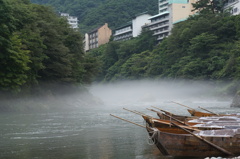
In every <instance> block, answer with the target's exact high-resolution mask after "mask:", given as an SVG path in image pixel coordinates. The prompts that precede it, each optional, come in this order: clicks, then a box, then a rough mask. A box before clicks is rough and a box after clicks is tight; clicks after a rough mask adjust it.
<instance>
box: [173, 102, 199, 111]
mask: <svg viewBox="0 0 240 159" xmlns="http://www.w3.org/2000/svg"><path fill="white" fill-rule="evenodd" d="M172 102H173V103H176V104H178V105H181V106H183V107H186V108H189V109H192V110H195V109H193V108H191V107H189V106H186V105H183V104H180V103H177V102H174V101H172Z"/></svg>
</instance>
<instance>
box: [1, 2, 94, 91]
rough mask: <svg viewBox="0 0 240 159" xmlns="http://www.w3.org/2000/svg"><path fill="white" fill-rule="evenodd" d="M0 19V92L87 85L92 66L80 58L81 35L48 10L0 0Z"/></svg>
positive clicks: (89, 60)
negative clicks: (52, 85) (51, 85)
mask: <svg viewBox="0 0 240 159" xmlns="http://www.w3.org/2000/svg"><path fill="white" fill-rule="evenodd" d="M0 19H1V21H0V61H1V68H0V91H16V90H18V91H20V89H21V88H29V89H31V88H32V86H36V85H38V84H39V83H41V82H54V83H61V82H63V83H69V84H75V83H80V84H83V83H86V82H89V80H90V78H91V74H92V73H93V71H91V69H92V67H91V63H94V62H91V59H87V58H86V57H85V56H84V51H83V43H82V36H81V34H80V33H79V31H77V30H73V29H72V28H70V27H69V24H68V23H67V21H66V19H64V18H61V17H59V16H58V15H56V14H55V12H54V11H53V10H52V9H51V8H49V7H46V6H43V5H37V4H32V3H30V1H29V0H18V1H15V0H0Z"/></svg>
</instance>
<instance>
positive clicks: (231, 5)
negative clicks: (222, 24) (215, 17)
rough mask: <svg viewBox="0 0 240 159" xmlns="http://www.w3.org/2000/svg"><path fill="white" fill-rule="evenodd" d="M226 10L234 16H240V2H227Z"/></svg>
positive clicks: (231, 0) (230, 0) (229, 0)
mask: <svg viewBox="0 0 240 159" xmlns="http://www.w3.org/2000/svg"><path fill="white" fill-rule="evenodd" d="M224 9H230V12H231V14H232V15H238V14H240V2H239V1H238V0H227V1H226V3H225V4H224Z"/></svg>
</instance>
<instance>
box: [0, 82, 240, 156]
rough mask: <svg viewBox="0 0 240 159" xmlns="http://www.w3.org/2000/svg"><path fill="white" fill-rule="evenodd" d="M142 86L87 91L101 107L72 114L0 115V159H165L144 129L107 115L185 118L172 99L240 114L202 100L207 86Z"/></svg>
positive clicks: (222, 101)
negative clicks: (155, 109)
mask: <svg viewBox="0 0 240 159" xmlns="http://www.w3.org/2000/svg"><path fill="white" fill-rule="evenodd" d="M140 84H141V87H140V86H139V85H133V84H132V83H130V84H129V83H128V84H126V83H125V84H120V85H117V86H116V85H114V86H113V85H105V86H102V85H98V86H95V87H90V88H89V89H90V92H91V93H92V94H93V95H94V96H95V97H96V98H98V99H99V100H101V101H102V102H103V104H102V105H91V106H84V107H81V105H79V106H78V108H76V110H74V111H73V110H71V111H58V112H44V113H43V112H41V113H20V114H19V113H7V114H3V113H2V114H0V127H1V129H0V133H1V136H0V141H1V142H0V158H1V159H29V158H31V159H32V158H33V159H75V158H76V159H132V158H135V159H157V158H158V159H165V158H166V157H163V156H161V154H160V153H159V151H158V149H157V148H156V147H155V145H151V144H149V143H148V135H147V131H146V129H144V128H142V127H138V126H136V125H133V124H130V123H127V122H124V121H122V120H119V119H116V118H114V117H112V116H110V115H109V114H114V115H117V116H119V117H121V118H125V119H128V120H130V121H133V122H135V123H138V124H140V125H144V124H145V123H144V122H143V119H142V117H141V116H139V115H136V114H133V113H131V112H128V111H126V110H123V109H122V108H128V109H131V110H137V111H140V112H143V113H145V114H148V115H151V116H154V117H157V116H156V114H155V113H154V112H150V111H149V110H147V109H146V108H151V106H153V105H154V106H157V107H159V108H161V109H164V110H167V111H171V112H173V113H176V114H181V115H188V112H187V111H186V109H187V108H185V107H181V106H179V105H177V104H174V103H172V102H171V101H176V102H179V103H182V104H185V105H188V106H190V107H192V108H196V109H197V107H198V106H201V107H204V108H206V109H209V110H211V111H214V112H216V113H236V112H238V113H240V109H239V108H230V103H231V98H215V97H211V98H207V97H206V96H202V95H203V94H207V93H209V90H211V88H210V89H208V88H209V87H205V88H203V87H200V86H199V85H198V86H197V88H198V89H194V90H193V89H190V88H187V87H185V86H184V87H183V88H186V89H182V88H179V89H178V91H176V90H174V91H172V88H171V86H167V87H157V86H156V85H148V84H147V85H146V83H140ZM175 88H176V87H175ZM194 88H196V87H194ZM167 90H171V91H169V92H167ZM183 90H186V91H185V92H184V91H183ZM200 94H201V95H200ZM208 97H209V96H208Z"/></svg>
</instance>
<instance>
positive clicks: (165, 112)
mask: <svg viewBox="0 0 240 159" xmlns="http://www.w3.org/2000/svg"><path fill="white" fill-rule="evenodd" d="M151 107H153V108H156V109H158V110H160V111H162V112H164V113H168V114H173V113H170V112H168V111H166V110H162V109H160V108H158V107H155V106H151Z"/></svg>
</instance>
